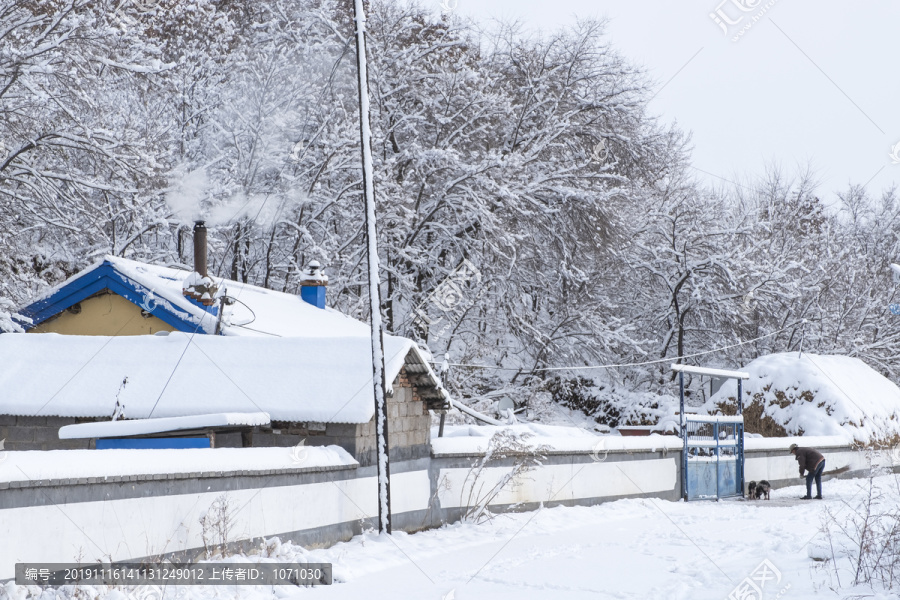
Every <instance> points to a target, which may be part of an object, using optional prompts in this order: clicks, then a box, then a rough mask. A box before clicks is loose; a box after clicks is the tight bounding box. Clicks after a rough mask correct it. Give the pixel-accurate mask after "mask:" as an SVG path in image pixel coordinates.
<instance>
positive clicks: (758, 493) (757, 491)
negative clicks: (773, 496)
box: [747, 479, 772, 500]
mask: <svg viewBox="0 0 900 600" xmlns="http://www.w3.org/2000/svg"><path fill="white" fill-rule="evenodd" d="M771 489H772V486H771V485H769V482H768V481H766V480H765V479H763V480H762V481H760V482H758V483H757V482H756V481H751V482H750V483H749V484H747V499H748V500H760V499H762V498H763V496H765V498H766V500H769V499H770V498H769V491H770V490H771Z"/></svg>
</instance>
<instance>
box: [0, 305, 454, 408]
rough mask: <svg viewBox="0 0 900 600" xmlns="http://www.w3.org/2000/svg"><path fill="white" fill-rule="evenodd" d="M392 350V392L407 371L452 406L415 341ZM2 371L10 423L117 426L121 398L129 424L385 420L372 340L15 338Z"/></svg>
mask: <svg viewBox="0 0 900 600" xmlns="http://www.w3.org/2000/svg"><path fill="white" fill-rule="evenodd" d="M310 309H311V310H314V311H317V312H323V311H322V310H321V309H316V308H312V307H310ZM337 317H338V318H343V317H341V316H340V315H338V316H337ZM384 350H385V371H386V376H387V377H386V379H387V381H388V385H390V383H391V382H393V381H394V379H395V378H396V377H397V375H398V374H399V373H400V370H401V368H403V366H404V365H406V366H407V372H409V373H410V374H411V379H415V381H416V382H417V383H418V385H420V386H421V387H420V394H422V395H423V397H427V395H428V394H433V395H437V396H439V397H441V398H443V397H445V396H446V392H445V391H444V390H443V389H442V388H441V387H440V383H439V382H438V379H437V377H436V376H435V375H434V372H433V371H432V370H431V368H430V367H429V366H428V364H427V361H426V359H425V356H424V355H423V354H422V352H421V351H420V350H419V348H418V347H417V346H416V344H414V343H413V342H412V341H411V340H408V339H405V338H400V337H394V336H385V339H384ZM0 364H2V365H3V368H2V369H0V389H2V390H3V393H2V394H0V414H12V415H25V416H63V417H110V416H111V415H112V414H113V411H114V409H115V405H116V398H117V396H118V398H119V400H120V401H121V403H124V411H125V416H126V418H128V419H141V418H149V417H151V416H152V417H181V416H188V415H199V414H210V413H223V412H265V413H268V414H269V415H270V416H271V419H272V420H273V421H302V422H326V423H327V422H336V423H367V422H368V421H369V420H371V418H372V417H373V415H374V412H375V408H374V407H375V402H374V390H373V385H372V357H371V345H370V340H369V336H368V331H367V330H366V335H362V336H360V335H357V336H350V335H344V336H331V337H324V336H315V335H312V336H304V337H282V338H279V337H271V336H265V337H258V336H253V337H237V336H228V337H225V336H214V335H191V334H186V333H181V332H173V333H170V334H168V335H147V336H122V337H106V336H73V335H58V334H52V333H46V334H41V333H7V334H3V335H0ZM126 378H127V382H126V383H124V384H123V381H124V380H125V379H126Z"/></svg>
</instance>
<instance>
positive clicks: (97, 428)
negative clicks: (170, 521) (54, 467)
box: [59, 412, 270, 440]
mask: <svg viewBox="0 0 900 600" xmlns="http://www.w3.org/2000/svg"><path fill="white" fill-rule="evenodd" d="M269 421H270V419H269V415H268V414H267V413H264V412H252V413H212V414H208V415H192V416H189V417H163V418H160V419H156V418H154V419H133V420H119V421H98V422H96V423H78V424H76V425H66V426H65V427H61V428H60V429H59V439H61V440H77V439H86V438H108V437H130V436H134V435H150V434H154V433H166V432H170V431H189V430H197V429H212V428H218V429H221V428H229V427H256V426H259V425H268V424H269Z"/></svg>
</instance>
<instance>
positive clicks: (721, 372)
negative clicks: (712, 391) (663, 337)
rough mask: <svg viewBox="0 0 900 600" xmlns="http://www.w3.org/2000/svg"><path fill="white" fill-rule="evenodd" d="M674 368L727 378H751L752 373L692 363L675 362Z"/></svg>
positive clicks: (674, 369) (696, 373) (680, 370)
mask: <svg viewBox="0 0 900 600" xmlns="http://www.w3.org/2000/svg"><path fill="white" fill-rule="evenodd" d="M672 370H673V371H675V372H681V373H692V374H694V375H708V376H709V377H722V378H726V379H749V378H750V374H749V373H746V372H745V371H728V370H726V369H711V368H709V367H694V366H692V365H679V364H673V365H672Z"/></svg>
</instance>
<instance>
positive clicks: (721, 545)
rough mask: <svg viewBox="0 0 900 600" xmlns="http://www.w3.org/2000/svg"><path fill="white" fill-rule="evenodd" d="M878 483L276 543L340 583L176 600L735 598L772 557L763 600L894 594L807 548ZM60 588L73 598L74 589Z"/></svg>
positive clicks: (33, 591) (276, 551) (212, 590)
mask: <svg viewBox="0 0 900 600" xmlns="http://www.w3.org/2000/svg"><path fill="white" fill-rule="evenodd" d="M875 481H876V483H877V484H878V486H879V487H880V488H882V490H883V492H884V493H885V496H886V497H885V501H886V502H887V503H888V504H889V505H892V506H897V504H898V501H900V492H898V482H897V479H896V478H895V477H894V476H885V477H880V478H877V479H876V480H875ZM867 484H868V480H846V481H828V482H826V483H825V496H826V499H825V500H824V501H800V500H798V499H797V497H798V496H800V495H801V494H802V493H803V492H804V490H803V489H801V488H800V487H794V488H788V489H782V490H776V491H774V492H773V496H772V500H771V501H770V502H766V501H754V502H750V501H744V500H735V501H724V502H719V503H713V502H694V503H683V502H665V501H660V500H621V501H618V502H612V503H607V504H603V505H600V506H595V507H590V508H563V507H560V508H551V509H543V510H538V511H535V512H529V513H520V514H512V515H501V516H497V517H495V518H494V519H493V520H492V521H490V522H486V523H482V524H479V525H475V524H456V525H450V526H447V527H444V528H442V529H440V530H433V531H426V532H422V533H417V534H414V535H407V534H404V533H397V534H394V536H393V537H392V538H390V539H388V538H387V537H383V536H377V535H375V534H368V535H363V536H358V537H356V538H354V539H353V540H351V541H350V542H347V543H342V544H338V545H336V546H333V547H331V548H328V549H322V550H312V551H307V550H304V549H302V548H298V547H295V546H292V545H290V544H283V545H280V544H278V543H277V541H273V542H272V543H273V545H272V546H271V547H270V551H269V552H268V553H267V554H269V556H270V557H271V558H270V559H269V560H277V561H279V562H282V561H285V562H286V561H288V560H298V559H299V560H304V561H310V562H331V563H333V564H334V576H335V583H334V585H332V586H329V587H325V586H322V587H318V588H306V589H295V588H288V587H283V586H282V587H277V588H275V589H274V590H273V589H272V588H271V587H269V588H263V587H224V586H223V587H199V586H192V587H181V588H177V589H176V588H172V587H170V588H169V589H167V590H166V591H165V598H166V600H170V599H175V598H181V599H184V600H207V599H210V600H211V599H214V598H217V599H218V598H228V599H232V598H241V599H248V600H257V599H259V600H265V599H269V598H278V599H281V598H286V597H292V598H293V597H296V598H298V599H299V598H321V599H331V598H336V599H350V598H366V599H367V600H380V599H385V600H387V599H390V600H396V599H397V598H415V599H430V598H433V599H434V600H441V599H445V600H451V599H453V600H465V599H469V598H491V599H505V598H509V599H515V600H531V599H535V600H537V599H541V600H543V599H546V598H621V599H632V598H634V599H638V598H640V599H644V598H666V599H679V598H684V599H690V600H703V599H725V598H728V597H729V594H730V593H731V592H732V590H733V589H734V588H735V587H736V586H738V585H739V584H741V582H742V581H744V580H745V578H747V577H750V576H751V575H752V574H753V573H754V572H756V573H757V574H759V570H758V567H759V566H760V564H761V563H762V562H763V561H764V560H767V561H769V570H768V580H766V581H765V582H764V585H763V596H762V597H763V598H767V599H771V598H789V599H796V600H805V599H809V600H812V599H813V598H846V597H848V596H851V595H858V594H868V597H869V598H876V599H879V598H885V599H886V598H889V597H893V598H896V596H895V595H889V594H885V593H882V594H880V595H879V594H875V595H872V592H871V591H869V590H868V589H866V588H862V587H857V588H855V589H848V588H847V587H845V588H844V589H840V590H837V591H836V590H835V588H836V580H837V578H838V576H839V577H840V579H841V582H842V583H843V584H844V585H845V586H847V584H848V583H849V582H850V581H851V580H852V577H851V576H850V575H849V574H848V573H847V572H846V571H841V572H839V573H838V574H837V576H836V575H835V572H834V569H833V567H832V565H831V563H829V562H816V561H814V560H812V559H811V558H810V548H811V547H813V548H814V547H815V546H816V545H817V544H818V545H821V536H820V535H819V533H818V532H819V529H820V526H821V519H822V516H823V513H824V511H825V510H826V508H830V509H831V510H832V511H834V512H836V513H837V514H838V515H839V516H840V515H841V514H844V515H847V514H849V513H850V511H851V509H850V508H849V506H851V505H856V503H858V502H860V501H861V500H862V499H864V497H865V496H866V492H865V489H866V486H867ZM812 554H813V555H816V552H815V551H813V552H812ZM243 560H257V558H256V557H246V558H244V559H243ZM843 566H844V567H846V565H843ZM779 577H780V579H779ZM5 591H6V594H4V593H3V592H4V589H3V587H2V586H0V599H3V600H6V598H5V596H7V597H12V598H19V599H23V598H25V597H26V596H38V595H40V594H41V592H40V589H39V588H34V587H32V588H25V587H21V586H20V587H15V586H13V585H12V584H9V585H7V587H6V590H5ZM62 591H63V595H64V596H67V597H72V596H73V594H72V590H71V588H69V589H64V590H62ZM130 591H133V590H128V589H126V590H109V589H106V588H104V589H89V590H82V591H81V593H80V594H78V597H79V598H103V599H105V600H124V599H125V597H126V596H125V594H128V592H130ZM122 592H124V594H123V593H122ZM120 594H121V595H120ZM56 596H57V594H56V591H50V593H48V592H44V595H43V600H50V599H51V598H54V597H56ZM131 597H132V598H136V599H137V600H141V598H145V596H142V595H140V594H131ZM733 597H735V598H739V597H743V596H733ZM746 597H747V598H754V599H756V598H757V597H756V596H746Z"/></svg>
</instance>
